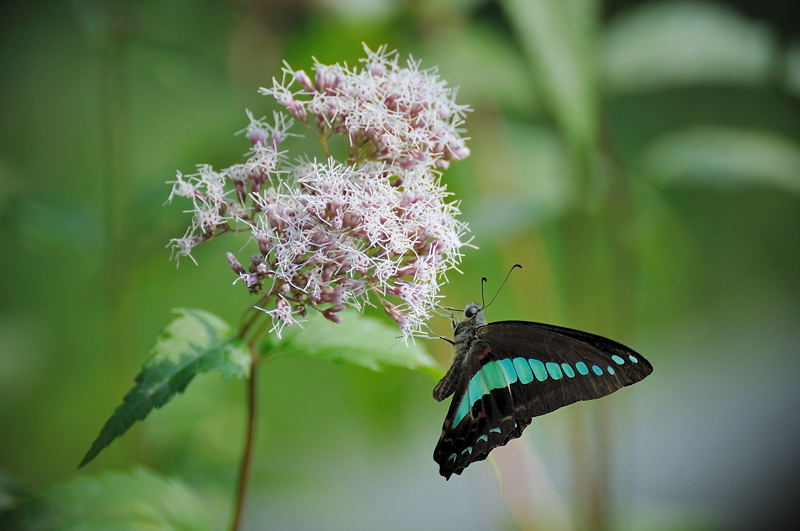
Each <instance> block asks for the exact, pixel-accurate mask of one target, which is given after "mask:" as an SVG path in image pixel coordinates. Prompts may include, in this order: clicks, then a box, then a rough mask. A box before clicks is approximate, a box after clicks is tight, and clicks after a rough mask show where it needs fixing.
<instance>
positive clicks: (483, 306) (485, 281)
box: [481, 277, 489, 308]
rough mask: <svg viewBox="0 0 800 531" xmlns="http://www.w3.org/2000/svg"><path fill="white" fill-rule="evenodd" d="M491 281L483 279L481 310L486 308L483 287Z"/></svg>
mask: <svg viewBox="0 0 800 531" xmlns="http://www.w3.org/2000/svg"><path fill="white" fill-rule="evenodd" d="M488 281H489V279H488V278H486V277H481V308H486V299H485V298H484V297H483V286H484V285H485V284H486V283H487V282H488Z"/></svg>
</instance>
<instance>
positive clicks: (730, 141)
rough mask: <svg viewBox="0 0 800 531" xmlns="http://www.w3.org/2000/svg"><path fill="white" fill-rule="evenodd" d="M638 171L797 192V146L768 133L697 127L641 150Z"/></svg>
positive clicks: (713, 183) (799, 152)
mask: <svg viewBox="0 0 800 531" xmlns="http://www.w3.org/2000/svg"><path fill="white" fill-rule="evenodd" d="M639 167H640V171H641V172H642V174H643V175H646V176H648V177H649V178H652V179H656V180H659V181H663V182H686V183H698V184H705V185H709V186H716V187H730V186H736V185H744V184H768V185H772V186H776V187H778V188H783V189H785V190H788V191H792V192H795V193H800V146H798V145H797V144H796V143H794V142H792V141H791V140H789V139H788V138H785V137H783V136H780V135H777V134H775V133H772V132H769V131H760V130H747V129H733V128H722V127H696V128H691V129H688V130H684V131H680V132H676V133H671V134H668V135H666V136H664V137H662V138H660V139H659V140H656V141H655V142H653V143H652V144H651V145H650V146H649V147H648V148H647V149H646V150H645V152H644V154H643V155H642V158H641V161H640V166H639Z"/></svg>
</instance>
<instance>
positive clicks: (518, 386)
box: [433, 303, 653, 479]
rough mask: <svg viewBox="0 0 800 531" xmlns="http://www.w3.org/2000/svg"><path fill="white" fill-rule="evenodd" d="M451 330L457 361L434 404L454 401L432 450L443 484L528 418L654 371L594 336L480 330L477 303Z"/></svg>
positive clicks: (511, 324) (502, 326)
mask: <svg viewBox="0 0 800 531" xmlns="http://www.w3.org/2000/svg"><path fill="white" fill-rule="evenodd" d="M453 326H454V328H455V330H454V336H455V337H454V339H455V341H453V342H452V343H453V345H454V346H455V349H456V356H455V358H454V359H453V364H452V366H451V367H450V369H449V370H448V371H447V374H445V376H444V378H442V379H441V380H440V381H439V383H438V384H436V387H435V388H434V389H433V397H434V398H435V399H436V400H438V401H442V400H444V399H445V398H447V397H448V396H450V395H451V394H452V395H454V396H453V401H452V403H451V404H450V409H449V410H448V412H447V417H445V420H444V425H443V426H442V436H441V437H440V438H439V443H438V444H437V445H436V449H435V450H434V452H433V459H434V461H436V462H437V463H438V464H439V473H440V474H441V475H442V476H444V477H445V478H446V479H450V476H451V475H452V474H461V472H463V471H464V469H465V468H466V467H467V466H469V464H470V463H472V462H474V461H480V460H482V459H486V456H487V455H489V452H490V451H492V449H494V448H496V447H498V446H503V445H504V444H506V443H507V442H508V441H510V440H511V439H514V438H515V437H519V436H520V435H521V434H522V430H524V429H525V427H526V426H528V424H530V423H531V420H532V418H533V417H536V416H539V415H544V414H545V413H550V412H551V411H554V410H556V409H558V408H560V407H562V406H566V405H568V404H572V403H573V402H578V401H580V400H590V399H592V398H599V397H601V396H605V395H607V394H610V393H613V392H614V391H616V390H617V389H620V388H622V387H625V386H626V385H631V384H633V383H636V382H638V381H639V380H642V379H644V378H645V377H646V376H647V375H649V374H650V373H651V372H653V366H652V365H650V363H649V362H648V361H647V360H646V359H644V358H643V357H642V356H640V355H639V354H637V353H636V352H634V351H633V350H632V349H630V348H628V347H626V346H624V345H621V344H619V343H617V342H616V341H612V340H610V339H606V338H604V337H600V336H596V335H594V334H589V333H587V332H580V331H578V330H572V329H570V328H562V327H560V326H553V325H548V324H542V323H531V322H528V321H499V322H496V323H489V324H486V319H485V318H484V316H483V307H481V306H478V305H477V304H475V303H471V304H468V305H467V307H466V309H465V310H464V320H462V321H461V322H460V323H458V324H456V323H455V322H454V323H453Z"/></svg>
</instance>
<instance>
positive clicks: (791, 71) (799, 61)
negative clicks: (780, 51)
mask: <svg viewBox="0 0 800 531" xmlns="http://www.w3.org/2000/svg"><path fill="white" fill-rule="evenodd" d="M786 88H787V90H788V91H789V92H790V93H792V94H794V96H796V97H800V43H797V42H796V43H794V44H792V45H791V46H790V47H789V49H788V50H787V51H786Z"/></svg>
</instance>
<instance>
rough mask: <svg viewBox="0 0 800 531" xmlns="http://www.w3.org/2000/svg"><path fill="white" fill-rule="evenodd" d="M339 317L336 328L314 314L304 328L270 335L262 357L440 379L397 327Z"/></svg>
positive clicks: (433, 366) (438, 372)
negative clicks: (399, 370)
mask: <svg viewBox="0 0 800 531" xmlns="http://www.w3.org/2000/svg"><path fill="white" fill-rule="evenodd" d="M340 315H341V316H342V322H341V323H338V324H337V323H332V322H330V321H328V320H327V319H325V318H324V317H322V316H321V315H318V314H316V313H315V314H313V315H309V318H308V320H307V321H306V322H304V323H303V328H300V327H292V328H287V329H285V330H284V331H283V336H282V338H281V339H277V338H276V337H274V336H272V335H269V336H268V340H267V341H265V343H264V345H263V353H264V355H265V356H310V357H312V358H320V359H324V360H328V361H336V362H346V363H352V364H354V365H360V366H362V367H366V368H367V369H372V370H373V371H379V370H381V366H383V365H391V366H395V367H403V368H406V369H421V370H423V371H425V372H427V373H429V374H431V375H434V376H439V375H441V369H440V367H439V365H438V364H437V363H436V362H435V361H434V360H433V358H431V357H430V355H428V353H427V352H425V349H423V348H422V347H421V346H420V345H419V344H417V343H409V344H404V343H403V340H402V338H400V337H399V335H400V331H399V330H398V329H397V328H396V327H394V326H390V325H388V324H386V323H384V322H383V321H381V320H379V319H377V318H375V317H369V316H366V315H361V314H358V313H356V312H347V313H342V314H340Z"/></svg>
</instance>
